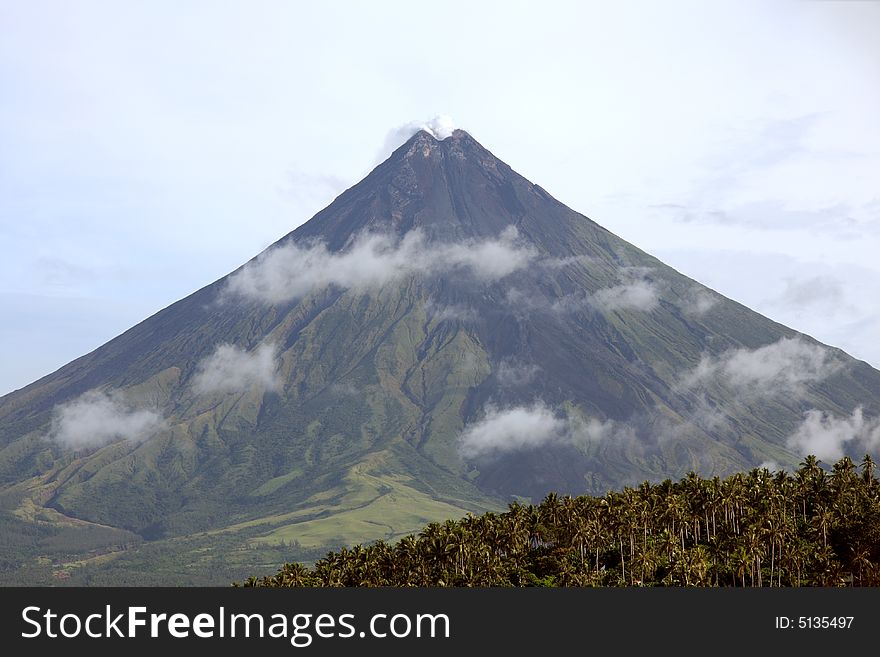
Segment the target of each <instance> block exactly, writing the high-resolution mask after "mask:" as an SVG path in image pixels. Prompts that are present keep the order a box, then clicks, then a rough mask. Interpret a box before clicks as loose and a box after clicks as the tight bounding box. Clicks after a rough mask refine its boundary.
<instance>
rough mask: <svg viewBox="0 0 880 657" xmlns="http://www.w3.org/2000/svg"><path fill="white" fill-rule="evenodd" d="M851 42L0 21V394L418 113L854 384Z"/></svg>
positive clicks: (832, 16)
mask: <svg viewBox="0 0 880 657" xmlns="http://www.w3.org/2000/svg"><path fill="white" fill-rule="evenodd" d="M475 4H479V7H474V6H473V5H475ZM878 43H880V3H877V2H842V1H835V2H794V1H788V2H785V1H781V0H780V1H778V2H766V1H765V2H731V3H722V2H712V3H707V2H662V3H659V2H623V3H620V2H615V3H611V2H601V3H594V4H591V3H584V2H570V3H567V2H552V1H551V2H547V1H544V2H534V3H529V2H499V3H490V2H482V3H469V2H445V3H442V4H441V3H430V4H429V3H413V2H397V3H395V2H371V3H355V2H321V3H317V2H315V3H308V4H307V3H297V2H267V1H263V2H260V1H257V2H253V1H250V2H222V3H221V2H156V1H151V2H146V1H142V2H136V1H130V2H84V1H77V2H62V1H55V2H41V1H29V2H10V1H4V0H0V253H2V258H0V394H2V393H4V392H8V391H10V390H13V389H15V388H18V387H21V386H23V385H26V384H27V383H29V382H30V381H32V380H34V379H36V378H38V377H40V376H42V375H45V374H47V373H49V372H51V371H53V370H54V369H56V368H58V367H60V366H61V365H63V364H64V363H66V362H68V361H69V360H71V359H73V358H75V357H77V356H79V355H82V354H83V353H86V352H88V351H90V350H91V349H94V348H95V347H97V346H99V345H100V344H102V343H103V342H105V341H107V340H108V339H110V338H112V337H114V336H115V335H117V334H118V333H120V332H122V331H123V330H125V329H126V328H128V327H129V326H131V325H133V324H135V323H136V322H138V321H140V320H142V319H144V318H145V317H147V316H149V315H150V314H152V313H153V312H155V311H157V310H159V309H161V308H163V307H164V306H167V305H168V304H170V303H172V302H173V301H175V300H177V299H179V298H181V297H183V296H185V295H186V294H188V293H190V292H192V291H194V290H196V289H197V288H199V287H201V286H203V285H206V284H207V283H210V282H211V281H213V280H215V279H217V278H219V277H220V276H223V275H224V274H226V273H228V272H229V271H231V270H232V269H234V268H235V267H236V266H238V265H239V264H241V263H242V262H244V261H245V260H247V259H248V258H250V257H251V256H253V255H254V254H256V253H257V252H258V251H259V250H261V249H262V248H263V247H265V246H266V245H268V244H269V243H271V242H272V241H274V240H275V239H277V238H278V237H280V236H281V235H283V234H285V233H286V232H288V231H290V230H291V229H293V228H295V227H296V226H297V225H299V224H300V223H302V222H303V221H305V220H307V219H308V218H309V217H310V216H311V215H312V214H314V212H316V211H317V210H319V209H320V208H321V207H323V206H324V205H326V204H327V203H328V202H329V201H331V200H332V199H333V197H334V196H335V195H336V194H338V193H339V191H341V190H342V189H344V188H345V187H347V186H350V185H351V184H353V183H355V182H357V180H359V179H360V178H361V177H363V175H365V174H366V173H367V172H368V171H369V170H370V168H371V167H372V166H373V165H374V164H375V163H376V162H377V161H378V159H379V158H380V157H381V156H382V152H383V145H384V144H385V140H386V136H387V135H388V133H389V132H390V131H393V130H395V129H396V128H398V127H399V126H400V125H402V124H405V123H407V122H409V121H413V120H424V119H428V118H430V117H432V116H434V115H436V114H448V115H451V116H452V117H453V118H454V119H455V120H456V123H457V125H459V126H460V127H462V128H465V129H466V130H468V131H469V132H471V134H473V135H474V136H475V137H476V138H477V139H478V140H480V141H481V142H482V143H483V144H484V145H485V146H486V147H487V148H489V149H490V150H492V151H493V152H494V153H495V154H496V155H498V156H499V157H501V158H502V159H503V160H505V161H507V162H508V163H509V164H510V165H511V166H513V167H514V168H515V169H517V170H518V171H519V172H520V173H522V174H523V175H525V176H527V177H528V178H530V179H531V180H533V181H535V182H537V183H539V184H540V185H542V186H543V187H545V188H546V189H548V190H549V191H550V192H551V193H552V194H554V195H555V196H557V197H558V198H559V199H560V200H562V201H563V202H564V203H566V204H568V205H569V206H571V207H572V208H574V209H576V210H578V211H581V212H583V213H585V214H587V215H588V216H590V217H591V218H593V219H595V220H596V221H598V222H599V223H600V224H602V225H604V226H606V227H607V228H609V229H610V230H612V231H614V232H616V233H617V234H619V235H621V236H623V237H625V238H626V239H628V240H630V241H631V242H633V243H634V244H636V245H637V246H640V247H642V248H644V249H646V250H647V251H649V252H651V253H653V254H654V255H657V256H659V257H660V258H662V259H664V260H666V261H667V262H668V263H669V264H672V265H673V266H675V267H677V268H678V269H679V270H681V271H683V272H684V273H686V274H688V275H690V276H693V277H694V278H696V279H698V280H700V281H702V282H704V283H706V284H709V285H710V286H712V287H714V288H716V289H718V290H719V291H721V292H723V293H725V294H727V295H728V296H731V297H733V298H735V299H737V300H738V301H741V302H743V303H745V304H747V305H749V306H751V307H753V308H755V309H757V310H759V311H761V312H763V313H765V314H767V315H769V316H771V317H773V318H774V319H776V320H778V321H781V322H783V323H786V324H788V325H790V326H792V327H794V328H797V329H799V330H802V331H804V332H806V333H809V334H811V335H813V336H815V337H817V338H819V339H821V340H823V341H825V342H828V343H830V344H833V345H835V346H840V347H843V348H844V349H846V350H847V351H849V352H850V353H851V354H853V355H854V356H857V357H859V358H862V359H865V360H868V361H869V362H871V363H872V364H874V365H875V366H880V341H878V340H877V339H876V336H877V334H878V329H880V262H878V261H880V259H878V257H877V253H878V252H880V248H878V247H880V187H878V180H880V175H878V174H880V130H878V123H877V117H878V116H880V85H878V84H877V80H878V79H880V47H878Z"/></svg>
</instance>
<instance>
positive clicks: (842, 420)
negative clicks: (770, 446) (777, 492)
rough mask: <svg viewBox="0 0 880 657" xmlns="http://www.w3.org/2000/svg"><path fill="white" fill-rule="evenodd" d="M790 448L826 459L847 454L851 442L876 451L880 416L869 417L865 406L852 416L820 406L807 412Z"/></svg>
mask: <svg viewBox="0 0 880 657" xmlns="http://www.w3.org/2000/svg"><path fill="white" fill-rule="evenodd" d="M786 444H787V446H788V448H789V449H792V450H794V451H796V452H798V453H799V454H802V455H804V456H806V455H807V454H813V455H814V456H816V457H817V458H820V459H825V460H826V461H833V460H837V459H839V458H840V457H842V456H843V454H844V451H845V449H846V447H847V446H848V445H853V446H855V445H858V446H859V449H860V450H863V451H866V452H875V453H876V451H877V449H878V448H880V418H871V419H868V418H865V416H864V413H863V411H862V407H861V406H859V407H857V408H856V409H855V410H854V411H853V412H852V415H850V416H849V417H837V416H835V415H833V414H830V413H825V412H823V411H820V410H818V409H815V408H814V409H811V410H809V411H807V412H806V413H805V414H804V421H803V422H802V423H801V425H800V426H799V427H798V428H797V430H796V431H795V432H794V433H793V434H792V435H791V436H789V438H788V441H787V442H786Z"/></svg>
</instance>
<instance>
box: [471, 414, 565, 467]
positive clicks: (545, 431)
mask: <svg viewBox="0 0 880 657" xmlns="http://www.w3.org/2000/svg"><path fill="white" fill-rule="evenodd" d="M566 429H567V422H566V420H565V419H564V418H561V417H558V416H557V415H556V414H555V413H554V412H553V410H552V409H550V408H548V407H547V406H545V405H544V403H543V402H535V403H534V404H532V405H531V406H515V407H513V408H507V409H499V408H497V407H495V406H487V407H486V409H485V415H484V417H483V419H482V420H479V421H478V422H476V423H474V424H471V425H469V426H467V427H465V430H464V431H463V432H462V434H461V436H460V438H459V452H460V453H461V455H462V456H463V457H465V458H477V457H480V456H487V455H494V454H498V453H503V452H514V451H519V450H523V449H532V448H535V447H538V446H540V445H544V444H547V443H552V442H558V441H561V440H563V439H564V437H565V435H566Z"/></svg>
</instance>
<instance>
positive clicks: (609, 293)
mask: <svg viewBox="0 0 880 657" xmlns="http://www.w3.org/2000/svg"><path fill="white" fill-rule="evenodd" d="M650 271H651V269H650V268H648V267H622V268H621V269H620V270H619V276H620V279H621V282H620V283H618V284H617V285H612V286H609V287H603V288H599V289H598V290H596V291H595V292H593V293H592V294H583V293H574V294H568V295H565V296H563V297H560V298H558V299H556V300H555V301H554V302H553V303H552V304H550V309H551V310H552V311H553V312H557V313H568V312H575V311H578V310H581V309H583V308H585V307H587V306H592V307H593V308H596V309H597V310H601V311H604V312H611V311H615V310H639V311H644V312H647V311H650V310H653V309H654V308H656V306H657V304H658V302H659V301H660V289H659V287H658V286H657V284H656V283H655V282H654V281H652V280H650V279H648V278H647V275H648V273H649V272H650ZM508 296H509V295H508ZM508 300H510V299H508ZM532 303H534V302H532Z"/></svg>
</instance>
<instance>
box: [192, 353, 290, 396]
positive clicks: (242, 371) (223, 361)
mask: <svg viewBox="0 0 880 657" xmlns="http://www.w3.org/2000/svg"><path fill="white" fill-rule="evenodd" d="M276 355H277V347H276V346H275V345H274V344H263V345H260V346H259V347H257V348H256V349H254V350H253V351H250V352H248V351H245V350H244V349H240V348H239V347H236V346H235V345H232V344H228V343H223V344H221V345H219V346H218V347H217V348H216V349H215V350H214V353H212V354H211V355H210V356H208V357H207V358H205V359H204V360H202V362H201V363H199V366H198V370H197V372H196V375H195V378H194V379H193V389H194V390H195V391H196V392H197V393H199V394H211V393H230V392H245V391H247V390H277V389H278V388H279V387H280V386H281V380H280V378H279V377H278V374H277V372H276V364H275V360H276Z"/></svg>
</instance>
